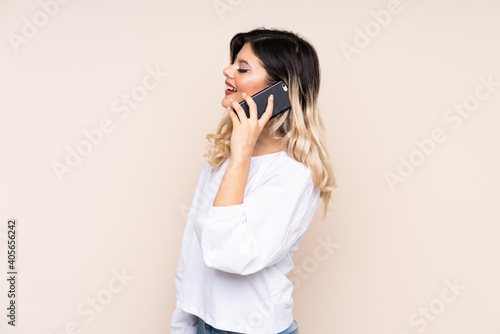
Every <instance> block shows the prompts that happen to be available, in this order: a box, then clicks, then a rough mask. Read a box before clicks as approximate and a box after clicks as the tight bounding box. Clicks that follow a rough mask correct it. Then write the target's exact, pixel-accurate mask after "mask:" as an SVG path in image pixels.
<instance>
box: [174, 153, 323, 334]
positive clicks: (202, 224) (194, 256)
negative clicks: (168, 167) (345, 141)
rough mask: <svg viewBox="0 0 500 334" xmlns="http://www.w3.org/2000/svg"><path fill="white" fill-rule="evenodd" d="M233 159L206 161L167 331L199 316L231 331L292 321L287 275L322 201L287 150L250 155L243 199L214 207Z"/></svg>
mask: <svg viewBox="0 0 500 334" xmlns="http://www.w3.org/2000/svg"><path fill="white" fill-rule="evenodd" d="M229 160H230V158H228V159H227V160H226V161H225V162H224V163H223V164H222V166H221V167H220V169H219V170H217V169H215V168H213V167H212V166H211V165H210V164H209V163H208V162H206V163H205V164H204V166H203V169H202V172H201V175H200V177H199V180H198V185H197V187H196V191H195V194H194V197H193V200H192V203H191V208H190V211H189V214H188V218H187V222H186V227H185V230H184V235H183V240H182V246H181V252H180V255H179V261H178V264H177V270H176V275H175V289H176V297H177V303H176V309H175V311H174V312H173V315H172V320H171V324H170V333H171V334H196V331H197V317H196V316H198V317H200V318H202V319H203V320H204V321H205V322H206V323H207V324H210V325H211V326H213V327H215V328H218V329H222V330H227V331H233V332H240V333H252V334H253V333H255V334H276V333H279V332H281V331H283V330H285V329H286V328H287V327H288V326H290V324H291V323H292V321H293V315H292V306H293V299H292V290H293V284H292V282H291V281H290V280H289V279H288V278H287V277H286V276H285V275H286V274H287V273H288V272H289V271H290V270H291V269H292V268H293V261H292V256H293V253H294V252H295V251H296V250H297V248H298V244H299V242H300V241H301V240H302V237H303V234H304V232H305V231H306V229H307V227H308V226H309V223H310V221H311V219H312V217H313V215H314V213H315V212H316V209H317V208H318V205H319V195H320V190H319V189H315V188H314V186H313V183H312V178H311V173H310V170H309V168H308V166H307V165H305V164H303V163H300V162H298V161H296V160H294V159H293V158H292V157H290V156H289V155H288V154H287V153H286V152H285V151H280V152H276V153H271V154H266V155H261V156H256V157H252V158H251V162H250V170H249V174H248V179H247V183H246V188H245V192H244V199H243V203H241V204H237V205H229V206H213V201H214V198H215V195H216V194H217V191H218V189H219V185H220V183H221V180H222V177H223V176H224V173H225V171H226V168H227V166H228V163H229Z"/></svg>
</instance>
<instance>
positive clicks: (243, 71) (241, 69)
mask: <svg viewBox="0 0 500 334" xmlns="http://www.w3.org/2000/svg"><path fill="white" fill-rule="evenodd" d="M248 71H250V70H246V69H243V68H239V69H238V72H240V73H246V72H248Z"/></svg>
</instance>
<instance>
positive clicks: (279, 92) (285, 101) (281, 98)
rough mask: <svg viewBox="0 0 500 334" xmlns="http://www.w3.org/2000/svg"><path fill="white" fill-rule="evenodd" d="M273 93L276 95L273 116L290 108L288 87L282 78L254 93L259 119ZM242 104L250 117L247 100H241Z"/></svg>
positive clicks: (253, 97)
mask: <svg viewBox="0 0 500 334" xmlns="http://www.w3.org/2000/svg"><path fill="white" fill-rule="evenodd" d="M271 94H273V96H274V107H273V114H272V115H271V118H273V117H274V116H277V115H278V114H280V113H282V112H283V111H285V110H287V109H289V108H290V98H289V97H288V87H287V85H286V84H285V83H284V82H283V81H282V80H280V81H278V82H277V83H275V84H273V85H271V86H269V87H267V88H264V89H263V90H261V91H260V92H258V93H255V94H254V95H252V99H253V100H254V101H255V104H256V105H257V119H260V117H261V116H262V114H263V113H264V112H265V111H266V106H267V99H268V98H269V95H271ZM240 106H241V107H242V108H243V110H245V114H246V115H247V117H248V118H250V111H249V108H248V104H247V102H246V101H245V100H243V101H242V102H240ZM233 111H234V112H235V113H236V110H234V108H233ZM236 114H237V113H236Z"/></svg>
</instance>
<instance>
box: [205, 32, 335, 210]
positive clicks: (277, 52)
mask: <svg viewBox="0 0 500 334" xmlns="http://www.w3.org/2000/svg"><path fill="white" fill-rule="evenodd" d="M245 43H249V45H250V46H251V48H252V50H253V52H254V53H255V55H256V56H257V57H258V58H259V59H260V60H261V62H262V64H263V67H264V69H265V70H266V71H267V75H268V76H267V79H266V81H267V84H268V85H271V84H273V83H275V82H278V81H279V80H283V81H284V82H285V83H286V84H287V86H288V92H289V96H290V104H291V108H290V109H288V110H286V111H284V112H282V113H280V114H278V115H277V116H275V117H273V118H271V119H269V120H268V121H267V123H266V127H269V129H270V133H271V136H272V137H273V138H274V139H275V140H278V141H279V143H280V144H281V147H282V148H283V150H284V151H285V152H286V153H287V154H288V155H289V156H290V157H292V158H293V159H295V160H297V161H299V162H302V163H304V164H306V165H307V166H308V167H309V169H310V171H311V176H312V181H313V183H314V188H317V189H320V198H323V202H324V212H323V220H324V219H325V217H326V214H327V211H328V203H329V201H330V198H331V193H332V190H333V188H336V187H337V184H336V182H335V177H334V175H333V170H332V165H331V163H330V158H329V156H328V150H327V146H326V137H325V130H324V125H323V120H322V119H321V115H320V113H319V109H318V94H319V86H320V68H319V61H318V55H317V54H316V50H315V49H314V47H313V46H312V45H311V44H310V43H309V42H307V41H305V40H304V39H303V38H301V37H299V36H298V35H297V34H296V33H293V32H290V31H285V30H279V29H265V28H258V29H255V30H252V31H249V32H246V33H238V34H236V35H235V36H234V37H233V38H232V39H231V42H230V46H229V47H230V54H229V58H230V62H231V64H233V63H234V60H235V58H236V55H237V54H238V52H239V51H240V50H241V48H242V47H243V45H244V44H245ZM232 130H233V123H232V120H231V117H230V116H229V115H228V114H227V113H226V115H225V117H223V119H222V120H221V121H220V123H219V125H218V127H217V132H216V133H215V134H208V135H207V136H206V139H207V140H208V141H209V144H207V149H208V153H206V154H204V155H203V156H204V158H205V159H206V160H207V161H208V162H209V164H210V165H211V166H213V167H214V168H216V169H219V168H220V166H221V165H222V164H223V163H224V162H225V161H226V159H227V158H228V157H229V156H230V155H231V149H230V140H231V133H232Z"/></svg>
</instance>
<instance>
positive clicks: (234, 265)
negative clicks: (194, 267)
mask: <svg viewBox="0 0 500 334" xmlns="http://www.w3.org/2000/svg"><path fill="white" fill-rule="evenodd" d="M237 255H239V256H237ZM258 255H259V254H258V252H257V251H256V250H255V249H254V250H252V252H250V253H247V254H241V253H240V254H236V252H233V253H232V254H227V253H222V252H218V253H214V252H211V251H206V250H204V249H203V247H202V257H203V262H205V264H206V265H207V266H208V267H210V268H213V269H217V270H220V271H224V272H227V273H230V274H236V275H242V276H246V275H250V274H254V273H256V272H257V271H259V270H260V269H262V268H260V267H259V266H256V265H255V264H256V262H255V260H256V259H257V257H258Z"/></svg>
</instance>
